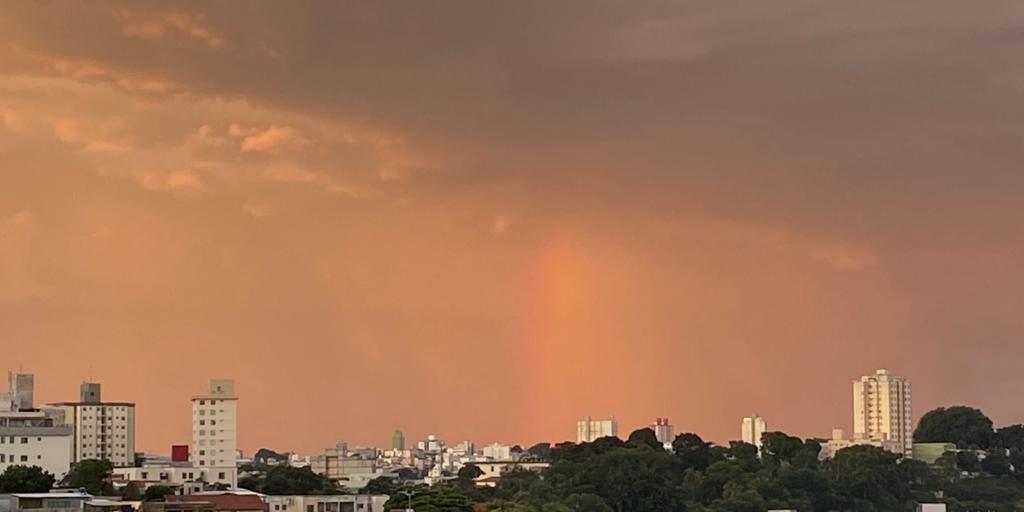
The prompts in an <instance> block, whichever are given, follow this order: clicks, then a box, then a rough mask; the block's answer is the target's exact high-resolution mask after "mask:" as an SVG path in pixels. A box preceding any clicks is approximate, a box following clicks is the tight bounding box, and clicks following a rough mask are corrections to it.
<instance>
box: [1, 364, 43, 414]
mask: <svg viewBox="0 0 1024 512" xmlns="http://www.w3.org/2000/svg"><path fill="white" fill-rule="evenodd" d="M34 389H35V378H34V377H33V375H32V374H31V373H14V372H7V392H6V393H0V411H27V410H29V409H31V408H32V404H33V403H34Z"/></svg>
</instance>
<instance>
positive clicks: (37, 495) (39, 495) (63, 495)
mask: <svg viewBox="0 0 1024 512" xmlns="http://www.w3.org/2000/svg"><path fill="white" fill-rule="evenodd" d="M11 496H14V497H15V498H19V499H21V498H28V499H45V498H56V499H65V500H66V499H68V498H82V499H90V498H92V495H91V494H82V493H80V492H16V493H12V494H11Z"/></svg>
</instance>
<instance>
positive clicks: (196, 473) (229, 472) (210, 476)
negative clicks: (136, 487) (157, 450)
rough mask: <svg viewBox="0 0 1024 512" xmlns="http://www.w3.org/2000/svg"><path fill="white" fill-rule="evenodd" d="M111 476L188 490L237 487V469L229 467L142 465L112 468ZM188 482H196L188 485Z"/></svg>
mask: <svg viewBox="0 0 1024 512" xmlns="http://www.w3.org/2000/svg"><path fill="white" fill-rule="evenodd" d="M111 476H112V478H113V479H114V480H115V482H118V483H129V482H134V483H136V484H140V485H142V487H143V488H145V487H149V486H151V485H166V486H168V487H177V488H187V490H185V491H183V492H182V494H188V493H189V492H188V490H191V489H194V488H199V489H201V488H203V487H206V486H210V485H223V486H227V487H229V488H232V489H234V488H235V487H238V469H237V468H235V467H234V466H231V467H226V466H225V467H210V466H205V467H198V466H192V465H182V466H174V465H172V466H143V467H138V468H114V469H113V471H112V472H111ZM189 484H198V485H197V486H189Z"/></svg>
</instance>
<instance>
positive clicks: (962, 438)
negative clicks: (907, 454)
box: [914, 405, 995, 450]
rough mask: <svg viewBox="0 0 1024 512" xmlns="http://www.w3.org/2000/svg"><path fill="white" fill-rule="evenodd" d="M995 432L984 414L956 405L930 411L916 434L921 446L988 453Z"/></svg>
mask: <svg viewBox="0 0 1024 512" xmlns="http://www.w3.org/2000/svg"><path fill="white" fill-rule="evenodd" d="M994 438H995V432H994V431H993V430H992V420H990V419H988V417H987V416H985V415H984V414H983V413H982V412H981V411H979V410H978V409H974V408H971V407H965V406H962V405H956V406H953V407H939V408H938V409H933V410H931V411H928V412H927V413H926V414H925V415H924V416H922V417H921V421H920V422H918V424H917V429H916V430H914V441H915V442H918V443H954V444H956V446H957V448H961V449H968V448H969V449H982V450H987V449H988V448H989V447H991V446H992V441H993V439H994Z"/></svg>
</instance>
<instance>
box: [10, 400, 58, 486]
mask: <svg viewBox="0 0 1024 512" xmlns="http://www.w3.org/2000/svg"><path fill="white" fill-rule="evenodd" d="M73 434H74V429H72V428H71V427H67V426H62V425H58V424H55V422H54V420H53V418H51V417H48V416H47V415H46V413H44V412H43V411H19V412H3V413H0V472H3V471H4V470H6V469H7V468H8V467H10V466H15V465H24V466H39V467H40V468H42V469H43V470H45V471H47V472H48V473H51V474H52V475H54V476H55V477H57V478H58V479H60V478H62V477H63V476H64V475H65V474H67V472H68V470H69V469H70V468H71V445H72V438H73Z"/></svg>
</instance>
